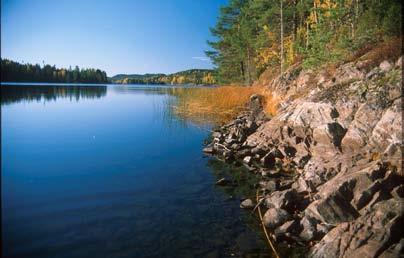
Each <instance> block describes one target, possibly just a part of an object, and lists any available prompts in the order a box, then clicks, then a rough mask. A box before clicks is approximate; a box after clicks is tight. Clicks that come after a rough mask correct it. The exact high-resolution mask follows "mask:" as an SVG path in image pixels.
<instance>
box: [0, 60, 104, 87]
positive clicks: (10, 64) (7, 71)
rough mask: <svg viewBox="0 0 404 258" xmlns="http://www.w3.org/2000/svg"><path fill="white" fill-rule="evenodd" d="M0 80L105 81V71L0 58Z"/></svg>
mask: <svg viewBox="0 0 404 258" xmlns="http://www.w3.org/2000/svg"><path fill="white" fill-rule="evenodd" d="M1 81H2V82H56V83H107V82H108V77H107V73H106V72H104V71H102V70H100V69H93V68H85V69H83V68H81V69H80V68H79V67H78V66H76V67H75V68H74V69H72V68H71V67H70V68H68V69H66V68H56V67H55V66H54V65H53V66H51V65H49V64H47V65H42V66H41V65H39V64H21V63H18V62H15V61H12V60H8V59H1Z"/></svg>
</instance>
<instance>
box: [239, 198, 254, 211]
mask: <svg viewBox="0 0 404 258" xmlns="http://www.w3.org/2000/svg"><path fill="white" fill-rule="evenodd" d="M240 208H242V209H252V208H254V203H253V201H252V200H251V199H245V200H244V201H242V202H241V203H240Z"/></svg>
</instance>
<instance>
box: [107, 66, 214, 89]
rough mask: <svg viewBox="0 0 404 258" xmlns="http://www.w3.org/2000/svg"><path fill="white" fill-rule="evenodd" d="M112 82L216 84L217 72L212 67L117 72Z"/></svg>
mask: <svg viewBox="0 0 404 258" xmlns="http://www.w3.org/2000/svg"><path fill="white" fill-rule="evenodd" d="M111 82H113V83H119V84H192V85H212V84H216V79H215V72H214V70H210V69H190V70H186V71H181V72H177V73H172V74H163V73H157V74H117V75H115V76H113V77H111Z"/></svg>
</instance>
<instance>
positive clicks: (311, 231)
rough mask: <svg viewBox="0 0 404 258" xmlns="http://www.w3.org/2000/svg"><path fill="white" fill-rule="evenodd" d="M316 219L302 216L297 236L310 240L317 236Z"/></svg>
mask: <svg viewBox="0 0 404 258" xmlns="http://www.w3.org/2000/svg"><path fill="white" fill-rule="evenodd" d="M316 224H317V223H316V221H315V220H314V219H312V218H309V217H303V218H302V220H301V221H300V226H301V227H302V228H303V229H302V232H300V234H299V237H300V238H301V239H303V240H304V241H307V242H308V241H311V240H314V239H315V238H316V237H317V229H316Z"/></svg>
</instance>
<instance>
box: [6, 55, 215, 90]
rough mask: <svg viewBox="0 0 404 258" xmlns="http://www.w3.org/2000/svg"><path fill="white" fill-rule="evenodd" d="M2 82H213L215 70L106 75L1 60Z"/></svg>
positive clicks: (197, 83)
mask: <svg viewBox="0 0 404 258" xmlns="http://www.w3.org/2000/svg"><path fill="white" fill-rule="evenodd" d="M1 81H2V82H46V83H117V84H177V85H178V84H181V85H185V84H190V85H212V84H216V83H217V80H216V78H215V71H214V70H210V69H190V70H186V71H181V72H177V73H173V74H163V73H156V74H117V75H115V76H113V77H107V74H106V72H105V71H102V70H100V69H93V68H81V69H80V68H79V67H78V66H76V67H75V68H74V69H72V68H71V67H69V68H68V69H66V68H56V66H55V65H53V66H51V65H49V64H46V65H45V64H43V65H42V66H41V65H39V64H24V63H19V62H15V61H12V60H9V59H1Z"/></svg>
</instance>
